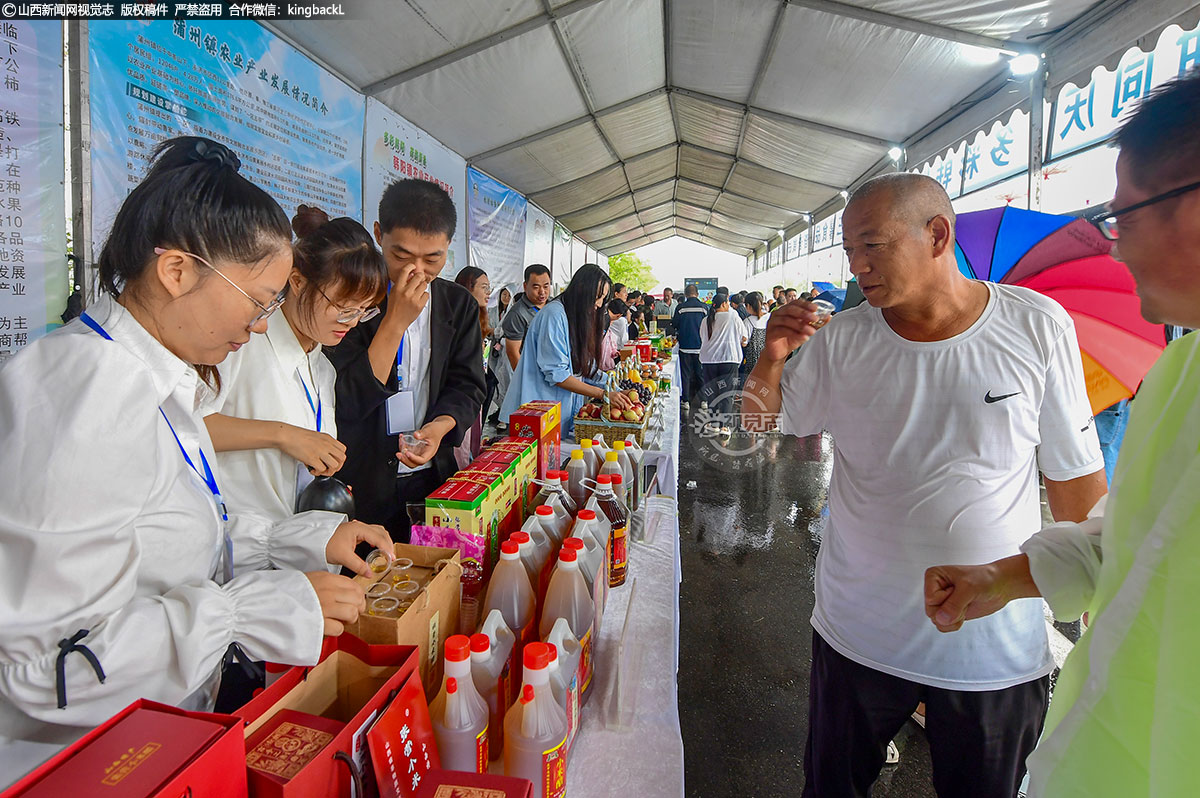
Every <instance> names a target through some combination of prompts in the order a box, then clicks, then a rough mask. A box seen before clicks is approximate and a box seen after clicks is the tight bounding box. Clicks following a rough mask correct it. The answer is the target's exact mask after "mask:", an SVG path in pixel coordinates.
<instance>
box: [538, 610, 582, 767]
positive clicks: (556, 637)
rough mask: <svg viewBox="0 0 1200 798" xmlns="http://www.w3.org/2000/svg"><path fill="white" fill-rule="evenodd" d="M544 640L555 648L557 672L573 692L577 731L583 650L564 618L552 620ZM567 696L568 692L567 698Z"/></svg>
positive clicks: (580, 705) (577, 728)
mask: <svg viewBox="0 0 1200 798" xmlns="http://www.w3.org/2000/svg"><path fill="white" fill-rule="evenodd" d="M545 642H546V643H547V644H549V645H553V646H554V647H555V648H556V649H557V651H558V669H559V673H560V674H562V676H563V678H564V679H565V680H566V682H567V689H568V690H569V691H573V692H574V696H575V704H574V709H575V730H576V732H578V731H579V712H580V707H582V706H583V696H581V695H580V694H579V665H580V660H581V659H582V654H583V652H582V651H581V650H580V648H579V641H578V640H576V639H575V635H573V634H571V627H570V626H568V625H567V622H566V620H565V619H564V618H559V619H558V620H557V621H555V622H554V628H553V629H551V630H550V635H549V637H547V638H546V641H545ZM569 696H570V693H568V699H569ZM567 747H568V748H569V747H570V745H569V744H568V746H567Z"/></svg>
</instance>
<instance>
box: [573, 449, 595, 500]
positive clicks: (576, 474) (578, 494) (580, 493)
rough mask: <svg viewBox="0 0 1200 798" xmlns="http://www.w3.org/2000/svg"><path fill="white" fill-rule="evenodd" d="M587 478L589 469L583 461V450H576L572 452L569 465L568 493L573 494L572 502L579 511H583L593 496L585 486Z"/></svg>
mask: <svg viewBox="0 0 1200 798" xmlns="http://www.w3.org/2000/svg"><path fill="white" fill-rule="evenodd" d="M587 478H588V467H587V461H586V460H584V459H583V449H576V450H575V451H573V452H571V462H569V463H567V493H569V494H571V500H572V501H574V502H575V507H576V508H578V510H581V509H583V507H584V505H585V504H587V500H588V496H590V495H591V491H589V490H588V489H587V485H585V484H584V480H586V479H587ZM578 510H577V511H578Z"/></svg>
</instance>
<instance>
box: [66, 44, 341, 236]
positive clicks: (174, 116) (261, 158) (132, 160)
mask: <svg viewBox="0 0 1200 798" xmlns="http://www.w3.org/2000/svg"><path fill="white" fill-rule="evenodd" d="M88 37H89V53H90V62H91V75H90V98H91V111H92V112H91V116H92V119H91V121H92V219H93V240H92V249H93V251H94V252H99V251H100V247H101V246H102V245H103V243H104V238H105V236H106V235H107V234H108V230H109V228H110V227H111V225H112V219H113V217H114V216H115V215H116V212H117V208H118V207H119V206H120V204H121V201H122V200H124V199H125V197H126V196H127V195H128V194H129V192H130V191H131V190H132V188H133V187H134V186H135V185H136V184H137V182H138V181H139V180H140V179H141V178H142V177H143V176H144V175H145V172H146V168H147V165H148V162H149V158H150V155H151V151H152V150H153V148H154V146H155V145H156V144H157V143H158V142H160V141H162V140H164V139H167V138H171V137H172V136H177V135H182V134H188V135H198V136H207V137H208V138H211V139H214V140H216V141H219V142H221V143H222V144H226V145H228V146H229V147H230V148H232V149H233V150H234V152H236V153H237V155H238V157H239V158H240V159H241V161H242V167H241V173H242V174H243V175H245V176H246V177H247V178H248V179H249V180H251V181H253V182H254V183H256V184H258V185H259V186H261V187H262V188H264V189H265V190H266V191H267V192H268V193H270V194H271V196H273V197H274V198H275V199H276V200H277V201H278V202H279V204H280V205H281V206H283V209H284V211H285V212H286V213H287V214H288V215H289V216H291V215H294V214H295V213H296V209H297V207H298V206H299V205H300V204H301V203H303V204H306V205H315V206H317V207H319V208H320V209H321V210H323V211H325V212H326V213H328V214H329V216H330V217H331V218H337V217H339V216H350V217H353V218H355V219H359V218H361V215H362V130H363V116H364V113H365V103H364V100H363V96H362V95H361V94H359V93H358V92H356V91H354V90H353V89H351V88H350V87H348V86H347V85H346V84H344V83H342V82H341V81H340V80H338V79H337V78H335V77H334V76H333V75H331V74H330V73H328V72H326V71H325V70H324V69H322V68H321V67H319V66H317V65H316V64H315V63H313V62H312V61H311V60H309V59H308V58H306V57H305V56H304V55H302V54H301V53H300V52H299V51H297V50H295V49H294V48H293V47H291V45H288V44H286V43H285V42H283V40H281V39H280V38H278V37H277V36H275V35H274V34H272V33H270V32H269V31H267V30H266V29H265V28H263V27H262V26H260V25H258V24H252V23H249V22H220V21H207V20H205V21H195V20H174V21H165V20H164V21H153V22H143V21H112V20H110V21H106V22H104V23H103V24H97V25H92V26H91V27H90V29H89V32H88Z"/></svg>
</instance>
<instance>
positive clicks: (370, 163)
mask: <svg viewBox="0 0 1200 798" xmlns="http://www.w3.org/2000/svg"><path fill="white" fill-rule="evenodd" d="M410 178H415V179H418V180H429V181H431V182H434V183H437V184H438V185H439V186H441V187H442V188H444V189H445V190H446V192H447V193H448V194H449V195H450V198H451V199H452V200H454V209H455V210H456V211H457V212H458V224H457V227H456V230H455V233H454V237H453V238H452V239H451V240H450V252H449V254H448V255H447V256H446V265H445V267H443V268H442V277H444V278H446V279H447V280H453V279H454V277H455V276H456V275H457V274H458V272H459V271H460V270H461V269H462V268H463V267H464V266H466V265H467V200H466V192H467V189H466V184H467V162H466V161H465V160H463V158H462V156H460V155H459V154H458V153H456V152H454V151H453V150H451V149H450V148H448V147H446V146H445V145H444V144H442V143H441V142H439V141H438V140H437V139H435V138H433V137H432V136H430V135H429V134H428V133H426V132H425V131H424V130H421V128H419V127H417V126H416V125H414V124H413V123H412V122H409V121H408V120H407V119H405V118H404V117H402V116H400V115H399V114H397V113H396V112H395V111H393V110H391V109H390V108H388V107H387V106H385V105H384V104H383V103H381V102H379V101H377V100H374V99H370V98H368V100H367V125H366V133H365V134H364V136H363V217H362V218H363V224H364V225H366V227H367V229H368V230H371V229H373V228H374V223H375V222H376V221H378V220H379V200H380V198H381V197H383V190H384V189H385V188H387V187H388V186H389V185H391V184H392V183H394V182H396V181H397V180H407V179H410ZM491 279H492V284H493V285H499V283H497V282H496V278H495V277H491Z"/></svg>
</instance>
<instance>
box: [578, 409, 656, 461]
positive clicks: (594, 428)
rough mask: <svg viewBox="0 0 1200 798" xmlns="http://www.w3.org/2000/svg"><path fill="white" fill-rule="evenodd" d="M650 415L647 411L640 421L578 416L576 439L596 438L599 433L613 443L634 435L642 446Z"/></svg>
mask: <svg viewBox="0 0 1200 798" xmlns="http://www.w3.org/2000/svg"><path fill="white" fill-rule="evenodd" d="M585 407H586V405H585ZM650 416H651V414H650V413H646V414H645V415H644V416H643V417H642V420H641V421H640V422H637V421H611V420H605V419H602V418H585V417H583V416H576V417H575V440H577V441H578V440H581V439H583V438H595V437H596V436H597V435H603V436H604V440H606V441H608V442H609V443H612V442H613V441H623V440H625V436H627V435H632V436H633V438H634V440H636V441H637V442H638V446H641V445H642V441H644V440H645V438H646V428H647V427H648V426H649V424H650ZM564 448H565V447H564ZM564 453H565V452H564Z"/></svg>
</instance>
